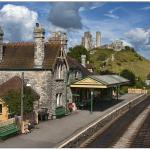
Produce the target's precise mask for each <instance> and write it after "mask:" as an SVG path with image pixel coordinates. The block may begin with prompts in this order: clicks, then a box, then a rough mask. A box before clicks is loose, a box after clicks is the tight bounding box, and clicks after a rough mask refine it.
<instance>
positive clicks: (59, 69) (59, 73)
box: [57, 64, 63, 79]
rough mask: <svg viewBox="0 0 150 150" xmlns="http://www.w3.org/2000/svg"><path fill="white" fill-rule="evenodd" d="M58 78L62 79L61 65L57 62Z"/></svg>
mask: <svg viewBox="0 0 150 150" xmlns="http://www.w3.org/2000/svg"><path fill="white" fill-rule="evenodd" d="M57 73H58V76H57V77H58V79H63V65H62V64H59V65H58V66H57Z"/></svg>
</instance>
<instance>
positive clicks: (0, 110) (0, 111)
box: [0, 104, 2, 114]
mask: <svg viewBox="0 0 150 150" xmlns="http://www.w3.org/2000/svg"><path fill="white" fill-rule="evenodd" d="M0 114H2V104H0Z"/></svg>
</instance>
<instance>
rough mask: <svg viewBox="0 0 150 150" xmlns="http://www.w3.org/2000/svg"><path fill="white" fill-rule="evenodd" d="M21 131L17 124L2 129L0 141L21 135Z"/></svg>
mask: <svg viewBox="0 0 150 150" xmlns="http://www.w3.org/2000/svg"><path fill="white" fill-rule="evenodd" d="M19 132H20V129H19V128H18V127H17V125H16V124H15V123H12V124H9V125H6V126H3V127H0V139H1V140H5V139H7V138H9V137H11V136H13V135H16V134H19Z"/></svg>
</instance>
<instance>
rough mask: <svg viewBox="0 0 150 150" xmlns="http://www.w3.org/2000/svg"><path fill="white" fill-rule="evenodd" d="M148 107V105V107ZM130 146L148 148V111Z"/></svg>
mask: <svg viewBox="0 0 150 150" xmlns="http://www.w3.org/2000/svg"><path fill="white" fill-rule="evenodd" d="M149 109H150V107H149ZM130 147H131V148H150V113H149V114H148V117H147V118H146V120H145V121H144V123H143V125H142V126H141V128H140V129H139V131H138V133H137V134H136V136H135V138H134V139H133V141H132V142H131V145H130Z"/></svg>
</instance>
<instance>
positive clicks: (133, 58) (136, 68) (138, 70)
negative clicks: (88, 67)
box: [90, 47, 150, 80]
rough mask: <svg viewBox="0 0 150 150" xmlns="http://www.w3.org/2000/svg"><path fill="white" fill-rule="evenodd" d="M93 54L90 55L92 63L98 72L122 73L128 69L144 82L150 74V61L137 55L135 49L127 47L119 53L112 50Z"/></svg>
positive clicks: (95, 51) (98, 50)
mask: <svg viewBox="0 0 150 150" xmlns="http://www.w3.org/2000/svg"><path fill="white" fill-rule="evenodd" d="M93 52H94V53H93V54H91V55H90V61H91V62H92V63H93V65H94V67H95V68H96V70H97V71H98V72H100V71H110V72H114V73H120V72H121V71H122V70H124V69H128V70H130V71H132V72H133V73H134V74H135V75H136V76H137V77H140V78H141V79H142V80H145V79H146V76H147V75H148V74H149V73H150V61H149V60H147V59H145V58H144V57H142V56H140V55H139V54H138V53H136V51H134V49H133V48H129V47H126V49H125V50H121V51H118V52H116V51H114V50H110V49H96V50H93ZM112 55H114V60H113V56H112Z"/></svg>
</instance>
